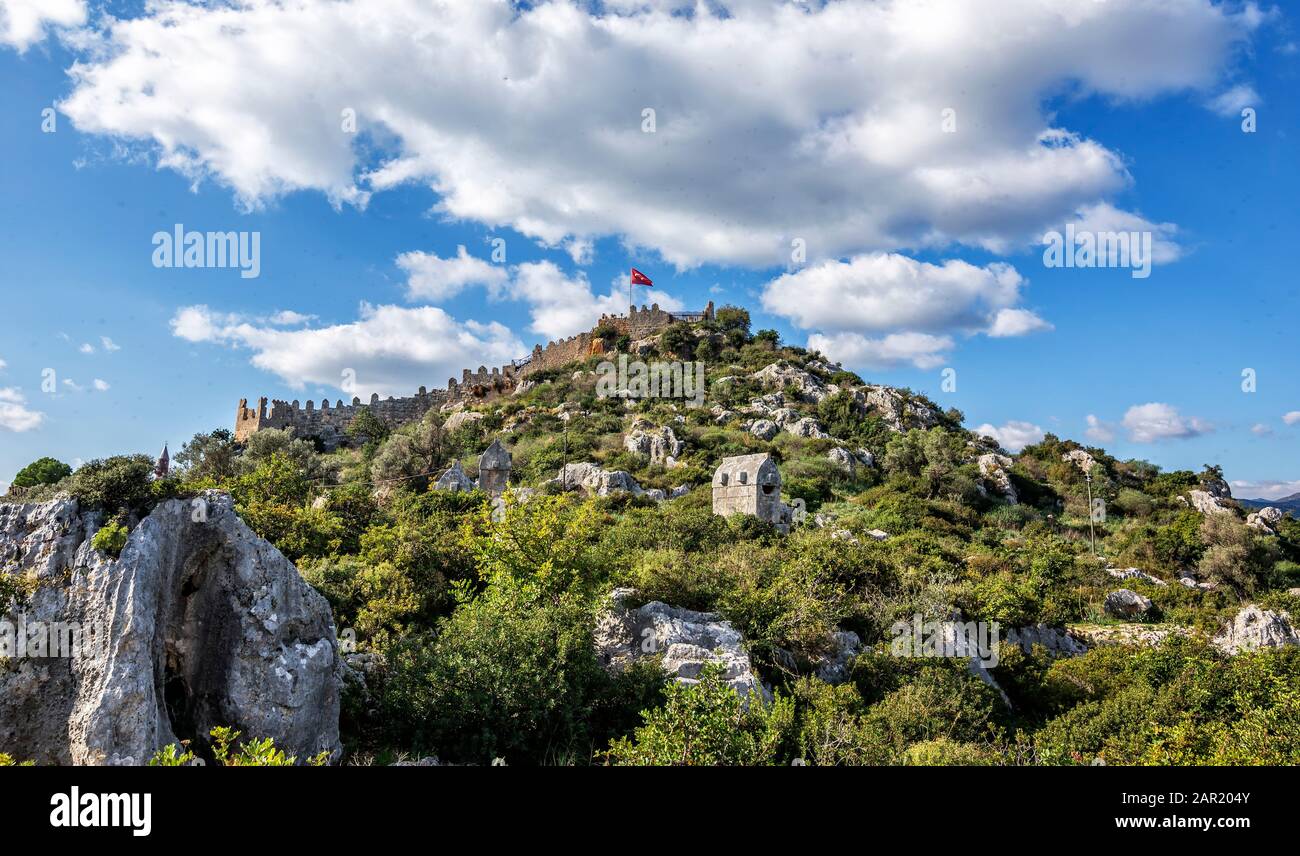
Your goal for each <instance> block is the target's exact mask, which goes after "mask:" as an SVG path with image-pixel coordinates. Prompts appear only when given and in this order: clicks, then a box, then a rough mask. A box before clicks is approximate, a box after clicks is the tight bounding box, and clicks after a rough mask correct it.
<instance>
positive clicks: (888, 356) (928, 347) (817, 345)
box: [808, 333, 953, 369]
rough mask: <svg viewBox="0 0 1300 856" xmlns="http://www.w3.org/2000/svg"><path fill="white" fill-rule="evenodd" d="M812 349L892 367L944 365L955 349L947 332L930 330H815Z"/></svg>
mask: <svg viewBox="0 0 1300 856" xmlns="http://www.w3.org/2000/svg"><path fill="white" fill-rule="evenodd" d="M808 347H809V349H810V350H814V351H821V352H822V353H823V354H825V355H826V356H827V357H829V358H830V359H831V361H832V362H837V363H844V364H845V365H850V366H859V367H862V368H876V369H889V368H895V367H897V366H901V365H912V366H915V367H917V368H918V369H933V368H938V367H939V366H941V365H943V364H944V363H945V362H946V361H947V359H948V353H947V352H948V351H950V350H952V347H953V341H952V339H951V338H949V337H948V336H932V335H930V334H929V333H890V334H889V335H888V336H882V337H879V338H870V337H867V336H863V335H862V334H861V333H833V334H831V335H829V336H827V335H823V334H821V333H814V334H812V335H811V336H809V337H808Z"/></svg>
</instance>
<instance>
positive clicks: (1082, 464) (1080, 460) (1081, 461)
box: [1061, 449, 1097, 473]
mask: <svg viewBox="0 0 1300 856" xmlns="http://www.w3.org/2000/svg"><path fill="white" fill-rule="evenodd" d="M1061 460H1062V461H1065V462H1066V463H1067V464H1074V465H1075V466H1076V467H1078V468H1079V469H1080V470H1082V471H1083V472H1085V473H1089V472H1092V468H1093V467H1095V466H1097V460H1096V459H1095V458H1093V456H1092V455H1089V454H1088V453H1087V452H1085V451H1084V450H1083V449H1071V450H1070V451H1068V452H1066V453H1065V454H1064V455H1062V456H1061Z"/></svg>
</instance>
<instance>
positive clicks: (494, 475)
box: [478, 440, 511, 496]
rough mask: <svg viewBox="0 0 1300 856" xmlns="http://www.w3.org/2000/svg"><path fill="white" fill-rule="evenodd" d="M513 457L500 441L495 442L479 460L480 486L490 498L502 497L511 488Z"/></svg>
mask: <svg viewBox="0 0 1300 856" xmlns="http://www.w3.org/2000/svg"><path fill="white" fill-rule="evenodd" d="M510 467H511V456H510V453H509V452H507V451H506V449H505V447H504V446H502V445H501V441H500V440H493V441H492V445H491V446H488V447H487V451H485V452H484V453H483V454H482V455H480V456H479V459H478V486H479V489H480V490H482V491H483V492H484V493H486V494H488V495H489V496H500V495H501V494H503V493H505V492H506V489H507V488H509V487H510Z"/></svg>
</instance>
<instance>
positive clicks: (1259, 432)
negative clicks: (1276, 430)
mask: <svg viewBox="0 0 1300 856" xmlns="http://www.w3.org/2000/svg"><path fill="white" fill-rule="evenodd" d="M1250 433H1252V434H1254V435H1255V436H1256V437H1268V436H1271V435H1272V433H1273V429H1272V428H1270V427H1269V426H1268V425H1265V424H1264V423H1263V422H1256V423H1255V424H1254V425H1252V426H1250Z"/></svg>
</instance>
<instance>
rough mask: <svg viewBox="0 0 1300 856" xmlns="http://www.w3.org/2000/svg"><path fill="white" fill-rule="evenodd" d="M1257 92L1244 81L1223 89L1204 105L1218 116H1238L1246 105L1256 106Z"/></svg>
mask: <svg viewBox="0 0 1300 856" xmlns="http://www.w3.org/2000/svg"><path fill="white" fill-rule="evenodd" d="M1260 101H1261V99H1260V97H1259V93H1257V92H1256V91H1255V89H1254V87H1252V86H1249V85H1247V84H1244V83H1239V84H1237V85H1236V86H1233V87H1230V88H1228V89H1225V90H1224V91H1223V92H1220V93H1219V94H1218V95H1215V96H1214V97H1213V98H1211V99H1210V100H1209V101H1207V102H1206V106H1207V107H1209V108H1210V109H1211V110H1213V111H1214V112H1215V113H1218V114H1219V115H1220V116H1227V117H1232V118H1235V117H1239V116H1241V111H1242V110H1243V109H1245V108H1246V107H1258V106H1259V104H1260Z"/></svg>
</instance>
